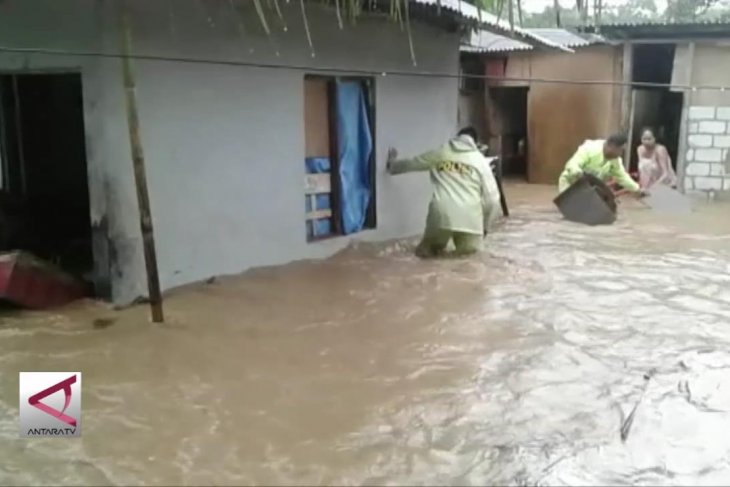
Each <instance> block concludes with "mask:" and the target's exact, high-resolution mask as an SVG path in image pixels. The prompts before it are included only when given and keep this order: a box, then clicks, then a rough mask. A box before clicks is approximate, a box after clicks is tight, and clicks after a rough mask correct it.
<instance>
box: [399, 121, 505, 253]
mask: <svg viewBox="0 0 730 487" xmlns="http://www.w3.org/2000/svg"><path fill="white" fill-rule="evenodd" d="M476 141H477V133H476V130H474V129H473V128H471V127H469V128H465V129H462V130H461V131H460V132H459V134H458V135H457V136H456V137H455V138H453V139H451V140H449V141H448V142H447V143H446V144H444V145H443V146H441V147H440V148H438V149H436V150H433V151H430V152H426V153H425V154H421V155H420V156H417V157H415V158H413V159H403V160H398V152H397V151H396V150H395V149H390V151H389V152H388V172H389V173H390V174H403V173H406V172H413V171H429V172H430V175H431V183H432V184H433V197H432V198H431V203H430V205H429V207H428V217H427V219H426V230H425V232H424V234H423V239H422V240H421V243H420V244H419V245H418V247H417V248H416V255H418V256H419V257H434V256H437V255H439V254H442V253H443V252H444V250H445V249H446V246H447V245H448V243H449V240H452V239H453V241H454V246H455V247H456V253H457V254H459V255H468V254H473V253H475V252H478V251H479V250H481V248H482V240H483V238H484V237H485V236H486V234H487V231H488V229H489V226H490V225H491V223H493V222H494V220H495V219H496V218H497V216H498V212H499V211H500V205H499V196H500V195H499V189H498V187H497V182H496V181H495V179H494V174H493V173H492V169H491V168H490V167H489V162H488V161H487V159H486V158H485V157H484V155H482V153H481V152H480V151H479V148H478V147H477V143H476Z"/></svg>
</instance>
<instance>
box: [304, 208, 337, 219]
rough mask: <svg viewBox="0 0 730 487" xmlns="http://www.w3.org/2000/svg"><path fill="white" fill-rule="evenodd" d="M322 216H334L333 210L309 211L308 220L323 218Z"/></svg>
mask: <svg viewBox="0 0 730 487" xmlns="http://www.w3.org/2000/svg"><path fill="white" fill-rule="evenodd" d="M322 218H332V210H315V211H310V212H309V213H307V220H321V219H322Z"/></svg>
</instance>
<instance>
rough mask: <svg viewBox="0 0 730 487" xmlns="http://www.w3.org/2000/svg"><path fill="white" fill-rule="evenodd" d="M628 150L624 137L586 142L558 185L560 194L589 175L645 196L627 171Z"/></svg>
mask: <svg viewBox="0 0 730 487" xmlns="http://www.w3.org/2000/svg"><path fill="white" fill-rule="evenodd" d="M625 148H626V136H624V135H621V134H616V135H612V136H610V137H609V138H608V139H606V140H586V141H585V142H583V144H582V145H581V146H580V147H578V150H577V151H576V153H575V154H573V157H571V158H570V160H569V161H568V162H567V163H566V164H565V169H563V172H562V174H561V175H560V179H559V181H558V191H559V192H560V193H562V192H563V191H565V190H566V189H568V188H569V187H570V185H571V184H573V183H574V182H576V181H577V180H578V179H580V177H581V176H583V174H584V173H585V174H590V175H592V176H595V177H596V178H598V179H599V180H601V181H603V182H604V183H607V182H608V180H609V179H613V180H614V181H616V183H618V185H619V186H621V187H622V188H624V189H625V190H627V191H629V192H632V193H635V194H637V195H639V196H645V195H646V193H645V192H644V191H642V190H641V188H640V187H639V184H638V183H637V182H636V181H634V180H633V179H631V176H629V174H628V173H627V172H626V170H625V169H624V165H623V162H622V160H621V154H623V152H624V149H625Z"/></svg>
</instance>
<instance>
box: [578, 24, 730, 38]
mask: <svg viewBox="0 0 730 487" xmlns="http://www.w3.org/2000/svg"><path fill="white" fill-rule="evenodd" d="M579 30H580V31H582V32H589V33H600V34H601V35H604V36H605V37H608V38H614V39H616V38H619V39H652V38H657V39H658V38H693V37H695V38H718V37H730V21H727V20H700V21H697V22H635V23H631V22H627V23H616V24H602V25H600V26H595V25H594V26H588V27H582V28H580V29H579Z"/></svg>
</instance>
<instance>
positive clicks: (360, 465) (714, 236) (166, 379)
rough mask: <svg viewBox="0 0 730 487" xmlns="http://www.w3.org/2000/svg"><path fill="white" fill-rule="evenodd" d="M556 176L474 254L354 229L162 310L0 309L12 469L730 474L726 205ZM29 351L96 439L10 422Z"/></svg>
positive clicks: (471, 480)
mask: <svg viewBox="0 0 730 487" xmlns="http://www.w3.org/2000/svg"><path fill="white" fill-rule="evenodd" d="M551 191H552V188H547V189H545V188H540V187H529V188H526V187H524V186H520V187H517V186H512V187H510V188H509V189H508V193H507V195H508V199H509V200H510V203H511V204H512V208H511V209H512V213H513V214H512V216H511V218H509V220H508V221H507V222H505V223H504V225H503V227H502V228H501V229H500V230H499V231H497V232H494V233H493V234H492V235H490V237H489V239H488V249H487V251H486V252H484V253H483V254H482V255H480V256H478V257H476V258H470V259H443V260H432V261H421V260H418V259H417V258H416V257H414V256H413V255H412V248H413V243H414V242H400V243H390V244H385V245H359V246H354V247H353V248H351V249H348V250H346V251H344V252H342V253H341V254H339V255H337V256H335V257H333V258H331V259H329V260H326V261H322V262H305V263H295V264H291V265H288V266H284V267H279V268H273V269H264V270H258V271H253V272H249V273H247V274H246V275H244V276H240V277H235V278H225V279H220V280H218V281H216V282H214V283H212V284H207V285H205V284H204V285H199V286H194V287H191V288H188V289H184V290H180V291H177V292H175V293H173V294H172V295H171V296H170V297H169V298H168V299H167V301H166V311H167V315H168V323H167V324H166V325H164V326H153V325H151V324H150V323H149V322H148V319H147V313H148V311H147V309H146V308H144V307H139V308H134V309H129V310H124V311H119V312H117V311H112V310H110V309H109V308H108V307H105V306H103V305H99V304H79V305H74V306H72V307H69V308H67V309H64V310H61V311H58V312H54V313H16V314H12V315H5V316H3V317H2V318H1V319H0V458H2V459H3V460H2V461H1V462H0V484H2V485H24V484H26V485H30V484H33V485H58V484H73V485H108V484H116V485H142V484H145V485H211V484H214V485H245V484H259V485H291V484H297V485H303V484H306V485H313V484H337V485H397V484H408V485H433V484H439V485H487V484H492V485H494V484H498V485H499V484H502V485H504V484H508V485H586V484H609V485H629V484H635V485H700V484H701V485H722V484H725V485H726V484H728V483H729V482H730V433H729V432H730V206H724V207H723V206H722V205H719V204H716V205H714V206H712V207H708V208H702V209H701V210H700V211H699V212H698V213H696V214H694V215H692V216H691V217H683V218H680V219H677V220H673V219H670V218H667V217H666V216H658V215H656V214H653V213H652V212H650V211H648V210H646V209H642V207H641V205H640V204H639V203H637V202H635V201H625V202H623V203H622V205H621V216H620V218H619V221H618V222H617V224H615V225H614V226H611V227H605V228H589V227H585V226H580V225H576V224H571V223H568V222H565V221H562V220H561V218H560V216H559V215H558V214H557V212H556V211H555V210H554V209H553V208H552V206H551V204H550V198H551V196H552V194H551ZM95 320H96V322H95ZM99 320H101V321H99ZM105 320H106V321H105ZM95 323H96V325H97V326H95ZM32 370H39V371H52V370H59V371H67V370H68V371H76V370H80V371H82V372H83V374H84V376H83V385H84V388H83V412H82V428H83V431H82V437H81V438H78V439H20V438H18V423H17V414H18V374H17V373H18V371H32ZM632 413H633V414H632Z"/></svg>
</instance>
